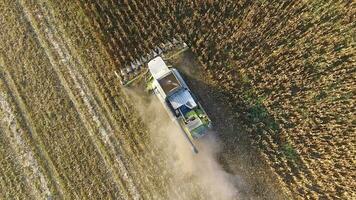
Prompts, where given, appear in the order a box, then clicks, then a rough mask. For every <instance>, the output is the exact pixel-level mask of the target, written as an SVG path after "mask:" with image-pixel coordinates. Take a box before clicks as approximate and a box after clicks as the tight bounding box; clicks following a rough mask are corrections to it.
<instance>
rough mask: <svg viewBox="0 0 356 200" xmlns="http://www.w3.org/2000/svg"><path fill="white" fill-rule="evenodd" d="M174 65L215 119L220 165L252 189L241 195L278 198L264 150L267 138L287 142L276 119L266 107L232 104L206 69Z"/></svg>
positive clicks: (214, 125)
mask: <svg viewBox="0 0 356 200" xmlns="http://www.w3.org/2000/svg"><path fill="white" fill-rule="evenodd" d="M186 54H188V55H184V56H185V57H188V60H189V59H190V58H189V56H191V55H189V54H191V53H190V52H188V53H186ZM193 57H194V56H193ZM192 59H194V58H192ZM190 62H191V61H190ZM194 62H195V61H193V65H194ZM173 64H174V66H175V67H178V69H179V70H180V72H181V74H182V76H183V78H184V79H185V80H186V82H187V84H188V86H189V87H190V89H191V90H192V91H193V93H194V94H195V96H196V97H197V98H198V100H199V102H200V103H201V104H202V106H203V108H204V109H205V110H206V112H207V114H208V116H209V117H210V118H211V120H212V123H213V129H214V132H215V134H216V136H217V139H218V141H219V143H220V146H221V151H220V152H219V153H218V155H217V156H218V161H219V163H220V164H221V166H222V167H223V168H224V170H225V171H226V172H228V173H230V174H232V175H235V176H236V177H242V179H246V184H247V185H249V187H247V188H244V189H245V191H240V192H242V193H250V194H249V195H247V196H250V195H251V192H252V193H254V195H255V197H261V198H262V199H264V198H276V197H277V196H276V195H277V193H278V189H277V188H278V187H277V186H278V184H277V183H276V182H275V180H274V179H275V177H273V176H274V174H273V172H272V171H271V169H270V167H269V166H268V164H267V163H266V162H265V160H266V159H265V158H264V157H263V156H262V154H261V151H260V149H261V148H262V149H263V148H264V144H263V143H264V141H266V140H267V139H266V137H268V138H272V140H273V141H274V142H277V143H278V146H280V145H282V144H283V142H284V141H283V138H282V137H280V128H279V124H278V123H277V122H276V120H275V119H274V118H273V116H272V115H271V114H269V113H268V111H267V109H265V108H264V107H263V106H262V105H253V106H251V105H246V104H244V103H242V102H231V100H230V99H232V97H231V94H230V93H229V92H228V91H225V90H223V89H221V88H220V87H217V86H215V85H212V84H209V83H208V82H207V81H206V80H204V77H202V74H201V73H200V72H199V71H202V69H199V67H197V66H198V65H195V66H187V65H186V63H184V61H182V60H180V61H177V62H175V63H173ZM266 130H268V131H266ZM266 134H270V135H269V136H268V135H266ZM263 150H264V149H263ZM266 170H267V171H266ZM277 173H278V172H277ZM282 198H283V197H282Z"/></svg>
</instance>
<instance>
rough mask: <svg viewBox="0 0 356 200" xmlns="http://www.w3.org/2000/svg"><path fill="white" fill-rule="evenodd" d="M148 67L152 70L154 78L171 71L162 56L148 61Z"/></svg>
mask: <svg viewBox="0 0 356 200" xmlns="http://www.w3.org/2000/svg"><path fill="white" fill-rule="evenodd" d="M148 69H149V70H150V72H151V74H152V76H153V78H154V79H156V80H157V79H159V78H161V77H162V76H163V75H165V74H167V73H168V72H169V69H168V67H167V65H166V63H165V62H164V61H163V59H162V58H161V57H160V56H158V57H156V58H154V59H152V60H151V61H150V62H148Z"/></svg>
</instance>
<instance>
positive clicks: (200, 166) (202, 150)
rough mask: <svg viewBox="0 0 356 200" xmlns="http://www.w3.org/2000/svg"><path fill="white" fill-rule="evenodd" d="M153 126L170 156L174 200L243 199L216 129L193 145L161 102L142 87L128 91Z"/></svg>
mask: <svg viewBox="0 0 356 200" xmlns="http://www.w3.org/2000/svg"><path fill="white" fill-rule="evenodd" d="M126 93H127V94H128V95H129V96H130V98H131V99H133V100H134V101H135V107H136V109H137V110H138V112H139V113H140V115H141V117H142V119H143V121H144V122H145V124H146V125H147V126H148V128H149V129H150V134H151V137H152V141H153V143H154V145H158V148H159V149H160V150H161V152H162V153H164V154H165V155H166V163H165V165H166V166H165V167H166V168H167V170H169V171H170V174H172V183H171V185H170V192H169V194H170V199H171V200H176V199H177V200H178V199H213V200H230V199H239V196H240V195H239V191H238V189H237V187H238V186H239V185H240V183H239V182H240V181H241V180H240V179H239V177H237V176H235V175H231V174H229V173H227V172H226V171H224V169H223V168H222V166H221V165H220V164H219V162H218V160H217V155H218V153H219V151H220V146H221V145H220V143H219V141H218V139H217V138H216V137H215V134H214V132H211V133H209V134H208V135H206V136H204V137H203V138H201V139H199V141H197V142H196V145H197V148H198V151H199V153H198V154H194V153H193V151H192V148H191V146H190V144H189V143H188V141H187V140H186V138H185V137H184V135H183V133H182V132H181V130H180V128H179V127H177V125H176V124H175V123H174V122H172V121H171V119H170V118H169V116H168V114H167V113H166V111H165V110H164V108H163V106H162V105H161V102H159V100H158V99H157V98H156V97H155V96H154V95H151V96H148V94H145V93H144V92H142V91H140V90H138V91H137V90H134V91H133V90H129V91H128V90H126ZM157 156H160V155H157Z"/></svg>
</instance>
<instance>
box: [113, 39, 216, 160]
mask: <svg viewBox="0 0 356 200" xmlns="http://www.w3.org/2000/svg"><path fill="white" fill-rule="evenodd" d="M182 47H183V50H184V49H186V48H187V46H186V45H185V44H183V45H182ZM175 50H176V51H175V53H174V54H173V55H177V54H179V53H180V52H182V48H181V47H180V48H177V49H175ZM162 53H163V52H161V54H158V53H157V55H156V56H155V57H154V58H153V59H151V60H149V61H148V64H147V65H148V70H146V72H143V74H145V75H148V77H147V78H146V84H147V89H148V90H149V91H153V93H154V94H155V95H156V96H157V98H158V100H159V101H160V102H161V103H162V105H163V107H164V108H165V110H166V111H167V113H168V115H169V117H170V119H171V120H172V121H173V122H174V123H175V124H176V125H177V126H178V127H179V128H180V130H181V132H182V134H183V136H184V137H185V139H186V140H187V142H188V143H189V144H190V145H191V147H192V150H193V152H195V153H198V149H197V147H196V145H195V141H196V140H197V139H199V138H201V137H202V136H204V135H206V134H207V133H208V132H209V130H211V128H212V125H211V120H210V119H209V117H208V116H207V114H206V112H205V111H204V109H203V108H202V106H201V105H200V103H199V102H198V101H197V99H196V98H195V97H194V95H193V93H192V92H191V90H190V89H189V87H188V86H187V84H186V83H185V81H184V80H183V78H182V76H181V75H180V74H179V72H178V70H177V69H175V68H172V67H168V66H167V65H166V63H165V61H164V60H163V58H164V55H163V54H162ZM171 56H172V55H171ZM140 76H142V75H141V74H137V76H136V77H135V76H131V77H132V80H130V81H127V82H126V84H124V85H125V86H127V85H129V84H131V83H132V82H133V81H134V80H137V77H140ZM120 78H122V77H120Z"/></svg>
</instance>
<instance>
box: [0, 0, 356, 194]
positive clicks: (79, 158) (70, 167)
mask: <svg viewBox="0 0 356 200" xmlns="http://www.w3.org/2000/svg"><path fill="white" fill-rule="evenodd" d="M0 16H1V17H0V44H1V45H0V119H1V120H0V163H1V167H0V199H46V198H47V199H170V198H171V199H207V198H209V196H206V192H205V191H206V189H204V188H203V187H200V186H199V184H196V183H195V182H194V179H193V178H191V179H188V180H185V181H186V182H185V183H184V184H181V183H179V184H177V183H176V181H175V179H174V176H173V175H172V172H171V171H170V170H169V169H167V166H166V163H167V160H169V159H172V158H169V157H170V155H169V154H168V153H165V152H162V151H161V149H160V147H159V146H158V145H155V144H154V142H153V141H152V138H151V137H150V135H151V133H150V131H149V129H148V128H147V124H145V123H144V122H143V121H142V119H141V116H140V114H139V112H138V111H137V106H135V101H134V100H132V98H130V97H129V96H128V95H127V93H126V92H125V89H123V87H122V86H121V84H120V80H119V79H120V78H118V77H117V76H116V75H115V73H114V72H115V71H118V72H120V73H121V74H125V73H127V72H128V71H125V70H126V69H128V66H130V65H132V63H139V64H138V65H137V67H135V68H134V69H131V68H130V69H128V70H134V71H135V73H140V72H141V71H142V70H143V69H145V67H146V65H145V64H144V63H145V61H147V60H148V58H149V57H150V56H151V57H152V49H156V48H157V47H159V48H162V45H163V44H166V43H167V41H168V42H171V43H174V41H175V40H179V41H184V42H185V43H186V44H187V45H188V46H189V47H190V49H191V52H190V54H191V55H193V56H194V57H195V58H196V59H197V61H196V62H195V64H194V65H192V66H190V69H192V70H195V71H199V74H200V75H196V77H195V76H189V75H187V77H188V79H189V80H188V83H190V85H192V90H193V91H197V94H198V95H199V96H200V97H204V98H202V102H203V104H206V105H207V107H208V108H207V111H208V114H209V115H210V116H211V118H212V120H213V122H214V121H215V122H216V129H217V136H218V138H219V139H220V140H221V142H222V144H223V147H222V152H221V153H220V154H219V156H218V157H219V161H220V163H221V165H222V166H223V167H224V169H226V170H227V171H229V173H231V174H234V175H236V174H238V173H239V172H240V171H244V170H247V171H249V170H250V171H255V170H254V169H255V168H254V167H253V166H254V164H253V163H249V161H246V159H243V157H241V155H240V154H239V152H240V151H241V152H242V151H243V152H248V153H246V154H248V155H250V157H249V158H251V157H253V159H254V160H256V163H263V164H261V166H263V167H262V168H261V169H262V171H261V175H260V176H261V177H255V175H253V174H248V175H247V173H246V174H245V173H243V172H241V173H242V174H244V175H243V176H246V177H245V179H246V180H247V183H248V184H250V185H251V187H252V189H250V190H248V191H246V192H245V193H246V194H241V196H240V198H242V199H244V198H246V199H272V198H274V199H290V198H292V199H307V198H309V199H319V198H321V199H352V198H355V197H356V193H355V191H356V183H355V181H354V180H355V179H356V175H355V173H354V172H355V170H356V169H355V166H356V165H355V159H354V158H355V155H356V150H355V144H356V141H355V138H356V135H355V133H356V130H355V98H354V94H355V84H356V81H355V77H356V75H355V53H356V52H355V32H356V31H355V23H354V21H355V17H356V5H355V2H353V1H319V0H313V1H311V0H306V1H289V0H288V1H274V0H272V1H265V0H259V1H246V0H245V1H243V0H241V1H240V0H239V1H235V0H221V1H214V0H207V1H199V0H188V1H177V0H171V1H165V0H162V1H154V0H141V1H138V0H132V1H127V0H115V1H114V0H103V1H94V0H79V1H57V0H16V1H10V0H4V1H2V2H1V3H0ZM142 57H144V59H145V60H142ZM198 76H200V77H201V78H199V79H198V78H197V77H198ZM204 99H205V100H204ZM207 99H208V100H207ZM210 100H213V101H210ZM209 107H210V108H209ZM220 108H224V109H220ZM222 112H224V113H222ZM214 115H215V116H214ZM228 125H231V127H232V128H231V130H230V131H226V130H225V129H226V127H228ZM241 149H242V150H241ZM236 159H237V161H236V162H235V161H234V160H236ZM247 160H248V159H247ZM240 161H241V162H240ZM244 162H245V164H242V163H244ZM242 165H244V166H247V168H250V169H242V167H239V166H242ZM229 169H230V170H229ZM250 171H249V173H250ZM251 177H252V178H251ZM271 180H275V181H271ZM188 182H189V183H190V182H192V183H191V184H188ZM271 182H272V183H271ZM253 183H255V184H253ZM259 185H261V186H259ZM172 187H173V188H174V189H173V190H172ZM267 190H271V191H270V192H266V191H267ZM242 193H243V192H242ZM250 193H251V194H250ZM277 193H282V195H280V196H279V195H278V194H277ZM274 195H275V196H274Z"/></svg>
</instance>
